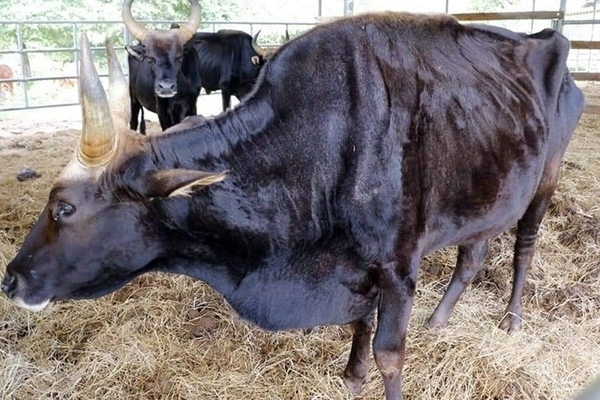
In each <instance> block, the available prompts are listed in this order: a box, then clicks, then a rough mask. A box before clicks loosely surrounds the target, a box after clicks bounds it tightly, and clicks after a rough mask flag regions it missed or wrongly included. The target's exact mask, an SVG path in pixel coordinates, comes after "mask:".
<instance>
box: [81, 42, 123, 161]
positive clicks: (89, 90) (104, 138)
mask: <svg viewBox="0 0 600 400" xmlns="http://www.w3.org/2000/svg"><path fill="white" fill-rule="evenodd" d="M79 73H80V78H79V79H80V85H79V86H80V97H81V113H82V119H83V126H82V129H81V140H80V142H79V146H78V151H77V157H78V159H79V161H80V162H81V163H82V164H83V165H85V166H86V167H91V168H93V167H99V166H101V165H103V164H105V163H106V162H107V161H108V160H109V159H110V157H111V156H112V154H113V152H114V150H115V147H116V131H115V126H114V124H113V123H112V119H111V116H110V108H109V106H108V99H107V98H106V92H104V88H103V87H102V83H101V82H100V78H98V72H97V71H96V67H95V66H94V61H93V59H92V51H91V50H90V42H89V40H88V38H87V36H86V34H85V33H84V34H82V35H81V59H80V64H79Z"/></svg>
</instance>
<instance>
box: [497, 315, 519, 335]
mask: <svg viewBox="0 0 600 400" xmlns="http://www.w3.org/2000/svg"><path fill="white" fill-rule="evenodd" d="M498 327H499V328H500V329H502V330H504V331H506V332H508V333H512V332H516V331H518V330H520V329H521V317H519V316H518V315H515V314H511V313H509V314H506V315H505V316H504V318H502V321H500V325H498Z"/></svg>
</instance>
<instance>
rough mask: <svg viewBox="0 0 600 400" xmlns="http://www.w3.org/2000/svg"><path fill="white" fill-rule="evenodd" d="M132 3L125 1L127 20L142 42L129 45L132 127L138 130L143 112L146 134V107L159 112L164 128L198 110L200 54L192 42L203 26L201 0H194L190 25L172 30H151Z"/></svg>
mask: <svg viewBox="0 0 600 400" xmlns="http://www.w3.org/2000/svg"><path fill="white" fill-rule="evenodd" d="M132 2H133V0H125V1H124V2H123V7H122V14H123V15H122V17H123V23H124V24H125V26H126V27H127V29H128V30H129V32H130V33H131V34H132V35H133V36H134V37H135V38H136V39H137V40H139V41H140V43H139V45H126V46H125V49H126V50H127V52H128V53H129V54H128V56H127V62H128V65H129V92H130V97H131V120H130V122H129V126H130V128H131V129H133V130H134V131H135V130H136V129H137V127H138V115H139V113H140V112H141V121H140V133H142V134H145V133H146V123H145V121H144V109H143V108H144V107H145V108H146V109H148V110H150V111H152V112H155V113H157V114H158V120H159V122H160V126H161V128H162V130H163V131H164V130H165V129H167V128H169V127H171V126H173V125H175V124H178V123H179V122H181V121H182V120H183V119H184V118H185V117H187V116H190V115H196V113H197V110H196V102H197V101H198V96H199V95H200V89H201V84H202V82H201V77H200V74H199V70H198V68H199V63H198V54H197V52H196V51H195V49H194V47H193V46H192V44H191V43H188V42H189V41H190V39H191V38H192V37H193V36H194V33H195V32H196V30H197V29H198V26H199V25H200V17H201V13H200V5H199V4H198V1H197V0H190V4H191V6H192V13H191V17H190V20H189V22H188V23H187V24H184V25H181V26H179V25H177V27H176V28H175V27H172V28H171V29H168V30H149V29H146V28H145V27H143V26H142V25H141V24H140V23H138V22H137V21H135V19H134V18H133V16H132V14H131V3H132Z"/></svg>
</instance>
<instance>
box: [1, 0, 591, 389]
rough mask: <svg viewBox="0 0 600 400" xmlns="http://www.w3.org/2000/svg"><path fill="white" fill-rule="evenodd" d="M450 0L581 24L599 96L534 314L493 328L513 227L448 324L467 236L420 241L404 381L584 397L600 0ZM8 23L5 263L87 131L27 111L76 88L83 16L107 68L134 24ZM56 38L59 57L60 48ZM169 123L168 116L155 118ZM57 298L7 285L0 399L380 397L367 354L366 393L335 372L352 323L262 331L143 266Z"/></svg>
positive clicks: (494, 243) (580, 45) (504, 294)
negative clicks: (498, 1)
mask: <svg viewBox="0 0 600 400" xmlns="http://www.w3.org/2000/svg"><path fill="white" fill-rule="evenodd" d="M438 3H439V4H438V7H437V8H436V9H431V10H427V11H433V12H435V11H441V12H444V11H446V12H450V13H453V14H455V15H456V16H457V17H458V18H459V19H460V20H462V21H465V22H485V23H490V24H496V25H501V26H504V27H507V28H510V29H513V30H517V31H523V32H534V31H537V30H541V29H542V28H544V27H554V28H557V29H559V30H561V31H562V32H563V33H564V34H565V35H566V36H567V37H569V38H570V39H571V46H572V50H571V52H570V55H569V59H568V65H569V68H570V70H571V71H572V73H573V75H574V76H575V78H576V79H577V80H578V84H580V85H581V86H582V87H583V89H584V92H585V94H586V96H587V101H588V105H587V107H586V113H587V115H584V116H583V117H582V119H581V122H580V124H579V126H578V128H577V131H576V132H575V134H574V138H573V141H572V142H571V144H570V145H569V147H568V150H567V154H566V156H565V159H564V162H563V167H562V170H561V178H560V180H559V186H558V189H557V191H556V193H555V195H554V197H553V199H552V202H551V204H550V206H549V209H548V212H547V214H546V217H545V219H544V221H543V223H542V228H541V230H540V233H539V239H538V246H537V247H538V249H537V252H536V255H535V258H534V261H533V263H532V266H531V269H530V270H529V272H528V275H527V282H526V290H525V298H524V321H523V328H522V331H520V332H515V333H512V334H507V333H506V332H504V331H501V330H499V329H497V323H498V321H499V320H500V319H501V317H502V312H503V310H504V306H505V304H506V299H507V298H508V296H509V291H510V286H511V274H512V270H511V261H512V251H513V244H514V233H515V232H514V230H511V231H510V232H506V233H504V234H502V235H500V236H499V237H497V238H496V239H494V240H491V241H490V250H489V253H488V255H487V257H486V260H485V266H484V268H483V270H482V271H481V272H480V273H479V274H478V275H477V276H476V278H475V280H474V281H473V283H472V284H471V286H470V288H469V289H468V290H467V291H466V292H465V293H464V295H463V296H462V297H461V299H460V300H459V302H458V304H457V305H456V308H455V309H454V311H453V313H452V316H451V318H450V322H449V325H448V327H447V328H445V329H442V330H429V329H426V328H424V326H423V325H424V323H425V321H426V319H427V317H428V316H429V314H430V313H431V312H432V311H433V309H434V308H435V306H436V304H437V303H438V301H439V299H440V298H441V296H442V293H443V290H444V288H445V287H446V285H447V283H448V281H449V278H450V276H451V273H452V271H453V268H454V264H455V260H456V255H457V251H456V249H455V248H447V249H443V250H441V251H439V252H437V253H436V254H434V255H432V256H429V257H426V258H425V259H424V260H423V262H422V266H421V274H420V277H419V282H418V285H417V295H416V299H415V306H414V309H413V315H412V316H411V321H410V325H409V334H408V341H407V360H406V364H405V367H404V375H403V376H404V381H403V384H404V390H405V395H406V397H407V398H408V399H423V400H425V399H427V400H429V399H443V400H455V399H473V400H479V399H481V400H483V399H490V398H496V399H499V398H502V399H560V400H563V399H564V400H568V399H569V400H570V399H573V398H574V396H575V395H576V393H578V392H579V391H580V390H581V389H582V388H584V387H585V386H587V385H588V384H589V383H590V382H591V381H593V380H594V379H595V378H597V377H598V371H600V341H599V340H598V338H599V337H600V295H599V293H600V268H599V266H600V206H599V205H598V199H599V198H600V182H599V178H598V177H600V157H598V154H600V135H599V134H598V128H599V127H600V116H599V115H596V114H600V107H599V106H598V104H600V90H599V89H598V87H597V86H596V84H595V81H598V80H600V53H599V51H600V40H598V38H597V36H598V34H597V32H596V24H597V11H596V4H595V3H594V4H592V5H589V6H586V7H579V8H578V6H579V5H582V4H575V3H574V0H569V2H566V1H561V2H560V3H556V4H554V3H555V2H552V4H550V5H549V4H546V3H543V4H542V1H540V0H532V1H531V2H530V3H528V4H513V5H512V6H510V8H509V9H505V10H498V11H502V12H494V13H490V12H486V13H483V12H474V11H475V10H469V9H464V8H461V7H458V6H455V5H453V4H452V3H451V2H449V1H447V0H446V1H445V2H444V0H440V1H439V2H438ZM336 4H337V6H336V7H337V9H338V10H339V14H344V13H345V14H351V13H355V14H356V13H358V12H362V11H365V10H364V8H365V7H366V6H365V5H364V4H363V3H359V2H357V3H356V4H354V3H352V2H351V1H345V2H343V3H342V1H339V0H338V2H337V3H336ZM321 5H322V3H321V2H319V7H318V8H319V10H321ZM415 6H417V5H415ZM576 6H577V7H576ZM361 7H362V8H363V9H361ZM404 8H405V9H408V8H407V7H404ZM471 11H473V12H471ZM319 14H321V13H320V12H319ZM317 16H318V15H317ZM146 22H147V23H148V24H149V25H150V26H155V27H161V28H163V29H166V28H168V26H169V24H170V23H171V22H172V21H171V20H167V19H166V16H165V19H164V20H152V21H146ZM315 23H318V20H317V19H314V20H312V19H311V20H305V21H292V20H290V21H287V22H286V21H279V22H257V21H213V22H203V24H202V25H201V27H200V30H206V31H216V30H218V29H224V28H232V29H241V30H245V31H247V32H248V33H250V34H252V35H253V34H255V33H256V32H257V31H258V30H259V29H260V30H261V36H260V37H259V42H260V44H261V45H264V46H268V45H272V46H278V45H279V44H280V43H281V38H282V37H283V35H284V32H285V30H286V28H287V29H288V30H289V32H290V33H291V36H292V38H293V37H294V36H296V35H298V34H300V33H301V32H303V31H305V30H307V29H310V28H311V27H312V26H314V25H315ZM0 24H1V25H2V26H4V27H9V28H10V29H11V30H12V32H13V34H14V38H15V40H14V44H13V45H12V46H10V47H9V48H4V49H0V63H3V64H7V65H10V66H11V67H12V68H13V70H14V71H15V78H14V79H13V80H12V81H14V82H15V90H14V92H15V93H14V94H13V95H10V94H8V93H5V92H3V93H2V94H0V165H2V169H0V275H2V273H3V272H4V268H5V267H6V265H7V264H8V262H9V261H10V260H11V259H12V257H13V256H14V255H15V254H16V252H17V250H18V248H19V246H20V244H21V243H22V241H23V237H24V235H25V234H26V232H27V231H28V230H29V228H30V227H31V225H32V224H33V222H34V221H35V219H36V218H37V216H38V214H39V212H40V211H41V210H42V208H43V206H44V204H45V203H46V200H47V195H48V190H49V188H50V186H51V184H52V182H53V181H54V179H55V178H56V176H57V175H58V173H59V172H60V170H61V169H62V167H63V166H64V165H65V164H66V162H67V161H68V160H69V159H70V157H71V155H72V151H73V145H74V143H76V141H77V140H78V137H79V129H80V123H79V122H76V123H70V122H69V123H62V122H59V123H54V122H52V123H48V122H40V123H32V122H31V121H28V120H27V115H33V114H38V113H44V114H45V115H47V116H48V118H46V119H49V118H50V117H51V116H52V114H53V113H54V112H55V111H57V110H58V109H61V108H62V107H64V108H68V107H69V106H76V105H77V104H78V103H79V91H78V70H77V65H78V63H77V61H78V59H77V57H78V53H77V52H78V45H79V36H80V33H81V32H86V33H87V34H88V37H89V38H90V40H91V42H92V43H93V44H94V52H95V57H96V58H95V62H96V66H97V67H98V69H99V72H100V73H101V76H103V77H106V62H105V53H104V50H105V49H104V45H103V42H104V39H105V36H106V35H108V36H110V37H111V39H112V41H113V44H114V46H115V48H116V49H117V50H120V53H119V56H120V57H121V64H122V65H123V66H126V53H125V51H124V50H123V45H124V44H125V43H129V42H130V40H131V38H130V36H129V34H128V33H127V32H126V31H125V30H124V28H123V26H122V22H121V21H120V20H113V21H64V20H61V21H0ZM35 29H44V30H47V29H59V30H61V32H62V37H63V39H64V40H63V42H62V47H56V48H47V47H42V46H37V45H36V44H35V43H34V42H33V40H32V38H31V37H30V36H29V34H30V32H32V30H35ZM261 38H262V39H261ZM56 54H62V55H64V57H60V58H58V57H53V56H52V55H56ZM125 70H126V69H125ZM103 83H104V84H105V85H106V80H104V82H103ZM202 97H214V98H218V96H214V95H213V94H211V95H208V96H207V95H205V94H204V93H202V95H201V98H202ZM28 110H29V111H28ZM198 111H199V113H202V111H203V110H202V108H200V107H199V109H198ZM75 113H76V114H79V113H80V111H79V109H77V111H76V112H75ZM77 116H78V117H79V115H77ZM159 130H160V128H159V127H158V126H157V124H154V125H152V124H151V127H150V128H149V131H150V132H158V131H159ZM40 132H43V134H40ZM23 167H31V168H33V169H34V170H36V171H37V172H39V175H40V176H39V177H38V178H37V179H33V180H27V181H23V182H20V181H18V180H17V179H15V174H16V172H17V171H18V170H19V169H21V168H23ZM50 308H51V309H50V310H49V311H47V312H46V311H44V312H42V313H41V314H30V313H27V312H26V311H21V310H17V309H16V308H15V307H14V306H13V305H11V304H10V303H9V302H8V301H7V300H6V299H5V298H4V297H3V296H0V398H2V399H11V400H12V399H17V400H20V399H39V398H53V399H92V398H93V399H96V398H107V399H108V398H110V399H175V398H179V399H240V398H246V399H249V400H255V399H256V400H258V399H261V400H262V399H270V400H271V399H273V400H275V399H281V400H288V399H301V400H304V399H307V400H308V399H310V400H326V399H327V400H330V399H331V400H338V399H348V400H349V399H353V398H356V399H361V400H374V399H380V398H381V395H382V393H383V388H382V381H381V379H380V376H379V372H378V370H377V368H376V367H375V365H374V362H373V360H372V357H371V360H370V369H369V374H368V377H367V381H366V383H365V386H364V388H363V391H362V394H361V395H360V396H359V397H354V396H352V395H351V394H350V393H349V392H348V390H347V389H346V387H345V386H344V383H343V381H342V379H341V373H342V371H343V369H344V366H345V363H346V360H347V359H348V353H349V350H350V341H351V332H350V331H349V329H348V328H347V327H338V326H323V327H317V328H314V329H312V330H307V331H291V332H277V333H272V332H265V331H262V330H260V329H258V328H256V327H254V326H252V325H250V324H248V323H246V322H244V321H242V320H240V319H239V318H238V317H237V316H236V314H235V312H234V311H233V310H232V309H231V308H230V307H229V306H228V305H227V303H226V302H225V301H224V300H223V299H222V298H221V297H220V296H219V295H218V294H217V293H216V292H215V291H213V290H212V289H211V288H210V287H208V286H206V285H204V284H203V283H201V282H198V281H194V280H192V279H191V278H186V277H182V276H167V275H163V274H148V275H144V276H141V277H139V278H137V279H136V280H134V281H133V282H131V283H130V284H128V285H126V286H125V287H124V288H122V289H120V290H118V291H117V292H115V293H113V294H110V295H107V296H105V297H103V298H100V299H96V300H89V301H88V300H86V301H77V302H75V301H72V302H65V303H61V304H60V305H58V304H57V305H53V306H51V307H50Z"/></svg>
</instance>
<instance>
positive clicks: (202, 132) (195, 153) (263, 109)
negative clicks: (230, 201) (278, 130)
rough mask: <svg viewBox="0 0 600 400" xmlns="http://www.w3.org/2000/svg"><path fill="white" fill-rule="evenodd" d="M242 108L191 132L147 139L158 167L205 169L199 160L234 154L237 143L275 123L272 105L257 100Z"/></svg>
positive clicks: (192, 129)
mask: <svg viewBox="0 0 600 400" xmlns="http://www.w3.org/2000/svg"><path fill="white" fill-rule="evenodd" d="M238 108H239V109H238V110H236V113H223V114H221V115H219V116H217V117H215V118H214V119H208V120H207V121H206V122H204V123H203V124H201V125H199V126H196V127H193V128H190V129H185V130H181V131H177V132H171V133H168V134H164V135H150V136H147V140H149V142H150V146H151V148H152V152H153V153H154V154H155V162H156V164H157V165H158V167H159V168H161V169H168V168H175V167H177V168H188V169H198V168H201V167H204V166H205V165H199V161H198V160H211V159H219V158H222V157H223V156H227V155H230V154H231V152H232V149H233V148H234V147H235V146H236V145H237V144H239V143H240V142H242V141H246V140H249V139H250V138H251V137H252V136H253V135H255V134H257V133H259V132H263V131H265V130H266V129H267V127H268V126H269V125H271V124H272V123H273V120H274V111H273V109H272V107H271V105H270V104H269V102H263V101H257V99H253V101H251V102H247V103H242V104H240V105H239V106H238Z"/></svg>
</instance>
